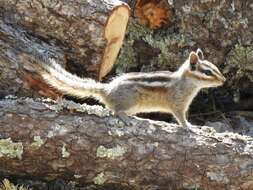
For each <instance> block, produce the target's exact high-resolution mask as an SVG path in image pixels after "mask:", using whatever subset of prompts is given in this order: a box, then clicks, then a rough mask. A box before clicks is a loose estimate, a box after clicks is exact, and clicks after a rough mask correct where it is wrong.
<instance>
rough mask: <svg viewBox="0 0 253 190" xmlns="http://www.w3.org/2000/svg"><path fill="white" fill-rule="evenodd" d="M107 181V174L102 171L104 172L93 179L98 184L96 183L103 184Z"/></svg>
mask: <svg viewBox="0 0 253 190" xmlns="http://www.w3.org/2000/svg"><path fill="white" fill-rule="evenodd" d="M105 181H106V176H105V174H104V173H103V172H102V173H99V174H98V175H97V176H96V177H95V178H94V179H93V182H94V183H95V184H96V185H103V184H104V183H105Z"/></svg>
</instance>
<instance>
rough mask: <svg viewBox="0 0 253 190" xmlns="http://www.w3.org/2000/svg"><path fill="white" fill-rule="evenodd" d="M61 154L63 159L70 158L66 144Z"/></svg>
mask: <svg viewBox="0 0 253 190" xmlns="http://www.w3.org/2000/svg"><path fill="white" fill-rule="evenodd" d="M61 154H62V157H63V158H68V157H69V156H70V153H69V152H68V151H67V149H66V144H64V145H63V146H62V149H61Z"/></svg>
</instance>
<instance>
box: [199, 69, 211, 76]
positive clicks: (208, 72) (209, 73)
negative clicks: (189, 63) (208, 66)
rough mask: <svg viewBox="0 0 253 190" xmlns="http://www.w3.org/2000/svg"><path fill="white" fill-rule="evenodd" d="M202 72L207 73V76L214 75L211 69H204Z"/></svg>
mask: <svg viewBox="0 0 253 190" xmlns="http://www.w3.org/2000/svg"><path fill="white" fill-rule="evenodd" d="M202 72H203V73H204V74H205V75H207V76H212V75H213V73H212V71H210V70H202Z"/></svg>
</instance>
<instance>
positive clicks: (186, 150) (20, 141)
mask: <svg viewBox="0 0 253 190" xmlns="http://www.w3.org/2000/svg"><path fill="white" fill-rule="evenodd" d="M69 109H71V110H72V111H71V112H69V111H66V110H69ZM75 110H79V111H78V112H77V111H75ZM85 110H86V111H85ZM80 112H82V113H80ZM87 112H89V113H93V114H87ZM0 115H1V120H0V134H1V139H0V172H1V175H4V176H20V177H21V176H22V177H24V176H25V177H26V178H29V177H33V178H34V177H36V178H37V179H46V180H49V179H54V178H62V179H67V180H71V181H75V182H78V183H80V184H90V183H95V184H99V185H106V184H111V183H113V184H118V185H119V186H120V185H123V186H126V187H130V188H137V189H138V188H139V189H157V188H158V189H166V190H168V189H173V190H174V189H179V188H183V187H184V188H200V189H210V190H211V189H215V190H224V189H229V190H236V189H240V190H242V189H243V190H246V189H247V190H250V187H252V184H253V181H252V179H253V174H252V170H253V139H252V137H248V136H241V135H239V134H233V133H216V132H214V130H212V129H211V128H208V127H201V128H200V127H198V126H193V127H192V130H193V131H194V133H193V132H189V131H188V132H187V131H186V129H184V128H180V127H178V126H177V125H172V124H168V123H164V122H154V121H153V122H151V121H147V120H139V119H134V118H129V121H130V122H131V124H132V125H131V126H125V125H124V124H123V123H122V122H121V121H120V120H119V119H118V118H115V117H113V116H110V115H109V116H106V115H108V112H107V110H104V109H102V108H99V107H92V106H85V105H83V106H81V105H76V104H74V103H72V102H68V101H61V102H58V103H57V104H54V103H50V102H44V101H38V100H37V101H34V100H32V99H17V100H2V101H0Z"/></svg>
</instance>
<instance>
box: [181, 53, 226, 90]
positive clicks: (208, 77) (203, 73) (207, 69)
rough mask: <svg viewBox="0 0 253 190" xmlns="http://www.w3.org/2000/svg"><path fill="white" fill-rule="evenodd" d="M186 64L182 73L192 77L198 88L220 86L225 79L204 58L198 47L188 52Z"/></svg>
mask: <svg viewBox="0 0 253 190" xmlns="http://www.w3.org/2000/svg"><path fill="white" fill-rule="evenodd" d="M186 64H187V69H186V71H185V73H184V75H185V76H186V77H188V78H191V79H193V80H194V82H196V84H197V85H198V86H199V87H200V88H209V87H217V86H221V85H223V83H224V82H225V81H226V78H225V77H224V76H223V75H222V74H221V72H220V71H219V69H218V68H217V67H216V66H215V65H214V64H213V63H211V62H209V61H207V60H205V59H204V56H203V53H202V51H201V50H200V49H198V50H197V51H196V52H194V51H192V52H191V53H190V54H189V58H188V59H187V61H186Z"/></svg>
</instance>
